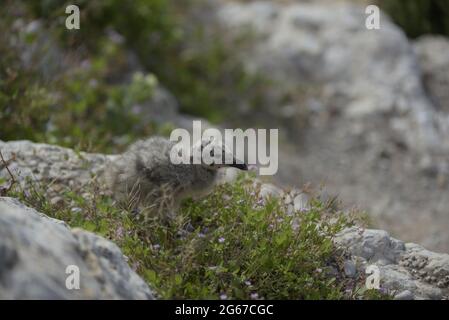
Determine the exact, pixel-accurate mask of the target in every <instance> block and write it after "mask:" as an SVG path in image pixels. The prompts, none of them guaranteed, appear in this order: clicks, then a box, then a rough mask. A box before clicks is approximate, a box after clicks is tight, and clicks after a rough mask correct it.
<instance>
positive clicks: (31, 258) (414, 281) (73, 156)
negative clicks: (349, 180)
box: [0, 141, 449, 299]
mask: <svg viewBox="0 0 449 320" xmlns="http://www.w3.org/2000/svg"><path fill="white" fill-rule="evenodd" d="M0 150H1V151H2V154H3V156H4V158H5V160H9V164H8V168H9V169H10V170H11V171H12V172H13V173H14V174H15V175H20V177H21V178H20V179H21V180H26V179H27V177H31V178H32V179H36V180H37V181H46V180H47V178H49V179H50V180H55V179H58V178H59V180H58V181H59V183H60V184H62V185H66V186H72V187H73V186H82V185H84V184H85V183H87V182H88V181H89V180H90V179H92V178H93V177H94V176H95V175H96V174H100V173H101V172H103V170H104V169H105V168H106V164H107V160H108V158H110V157H113V156H105V155H101V154H88V153H76V152H74V151H72V150H70V149H67V148H61V147H57V146H50V145H46V144H40V143H32V142H29V141H11V142H0ZM1 177H3V178H8V173H7V170H6V169H5V168H3V167H1V168H0V178H1ZM255 183H258V184H260V186H259V187H260V196H261V197H268V196H272V197H281V198H282V199H283V201H284V202H285V205H286V207H287V210H288V211H293V210H300V211H301V210H309V208H310V203H309V194H308V192H307V191H306V190H300V189H292V190H284V189H282V188H279V187H277V186H275V185H273V184H267V183H263V182H261V181H256V182H255ZM56 191H57V190H54V192H55V193H57V192H56ZM329 197H330V196H329V195H328V194H326V192H324V193H323V194H322V195H320V198H321V199H322V200H323V201H326V200H328V198H329ZM0 239H2V241H1V242H0V298H14V297H21V298H98V299H101V298H127V299H128V298H129V299H135V298H142V299H147V298H152V297H153V295H152V294H151V291H150V290H149V289H148V288H147V286H146V284H145V283H144V282H143V281H142V280H141V279H140V278H139V277H138V276H137V275H136V274H135V273H134V272H133V271H131V270H130V269H129V267H128V266H127V264H126V259H125V258H124V257H123V255H122V254H121V252H120V250H119V249H118V248H117V247H116V246H115V245H114V244H112V243H111V242H109V241H108V240H106V239H104V238H101V237H99V236H96V235H94V234H92V233H89V232H85V231H83V230H79V229H75V230H70V229H69V228H68V227H67V226H66V225H65V223H64V222H62V221H58V220H55V219H51V218H48V217H46V216H45V215H43V214H42V213H39V212H37V211H35V210H33V209H31V208H27V207H25V206H24V205H22V204H21V203H19V202H18V201H17V200H14V199H11V198H0ZM335 242H336V244H337V245H338V246H339V247H341V248H343V249H345V250H347V251H348V252H349V253H350V254H351V256H352V259H351V260H348V261H347V262H346V263H345V272H346V273H347V274H346V275H347V276H351V277H355V276H361V277H363V275H365V268H366V267H367V266H368V265H372V264H375V265H377V266H379V268H380V272H381V274H380V276H381V278H380V279H381V287H382V288H384V289H386V290H387V292H389V293H393V294H394V295H395V296H397V298H398V299H443V298H446V297H448V295H449V289H448V288H449V287H448V286H449V255H447V254H438V253H434V252H431V251H428V250H426V249H424V248H423V247H421V246H419V245H416V244H412V243H404V242H402V241H400V240H396V239H394V238H392V237H390V235H389V234H388V233H387V232H386V231H382V230H366V229H360V228H353V229H347V230H345V231H343V232H341V233H340V234H339V235H338V237H337V238H336V239H335ZM70 264H74V265H77V266H78V267H79V268H80V274H81V281H80V283H81V289H80V290H72V291H71V290H67V289H66V288H65V279H66V277H67V275H66V274H65V268H66V266H67V265H70ZM83 284H84V285H83ZM3 289H4V290H3ZM2 294H3V296H2Z"/></svg>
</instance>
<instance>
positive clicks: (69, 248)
mask: <svg viewBox="0 0 449 320" xmlns="http://www.w3.org/2000/svg"><path fill="white" fill-rule="evenodd" d="M0 239H1V241H0V299H153V298H154V295H153V293H152V291H151V290H150V289H149V288H148V286H147V284H146V283H145V282H144V281H143V280H142V279H141V278H140V277H139V276H138V275H137V274H136V273H135V272H134V271H133V270H131V269H130V267H129V266H128V264H127V262H126V257H124V256H123V254H122V253H121V251H120V249H119V248H118V247H117V246H116V245H115V244H113V243H112V242H110V241H108V240H106V239H104V238H102V237H100V236H97V235H95V234H92V233H90V232H86V231H83V230H80V229H73V230H70V228H68V226H67V225H66V224H65V223H64V222H62V221H59V220H55V219H52V218H49V217H47V216H45V215H44V214H42V213H39V212H37V211H36V210H34V209H32V208H28V207H26V206H24V205H23V204H21V203H20V202H19V201H17V200H15V199H12V198H5V197H1V198H0ZM71 266H76V267H77V270H79V289H76V287H73V285H75V284H76V282H72V281H76V280H73V279H72V278H69V277H70V276H71V275H75V273H74V272H77V271H74V269H70V268H73V267H71ZM66 282H67V284H68V287H67V286H66Z"/></svg>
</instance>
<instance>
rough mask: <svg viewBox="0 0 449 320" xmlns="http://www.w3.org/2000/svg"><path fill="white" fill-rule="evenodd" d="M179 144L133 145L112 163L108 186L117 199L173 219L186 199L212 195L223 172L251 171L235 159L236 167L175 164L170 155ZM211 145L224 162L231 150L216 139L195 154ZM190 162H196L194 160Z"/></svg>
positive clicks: (152, 142)
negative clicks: (220, 171)
mask: <svg viewBox="0 0 449 320" xmlns="http://www.w3.org/2000/svg"><path fill="white" fill-rule="evenodd" d="M175 144H176V143H175V142H172V141H170V140H168V139H165V138H162V137H153V138H150V139H148V140H141V141H138V142H136V143H134V144H133V145H131V146H130V148H129V149H128V150H127V151H126V152H125V153H123V154H122V155H120V156H118V157H117V158H116V159H115V160H114V161H112V163H111V168H110V169H111V170H108V172H109V173H110V174H109V177H108V183H109V185H110V189H111V191H112V192H113V195H114V196H115V197H116V198H117V199H119V200H121V201H124V203H125V204H126V205H127V207H128V209H136V208H137V207H139V208H141V209H149V212H151V214H162V215H173V214H174V213H176V211H177V209H178V208H179V205H180V203H181V201H182V200H183V199H185V198H188V197H193V198H198V197H201V196H204V195H206V194H208V193H209V192H210V191H211V190H212V188H213V186H214V184H215V181H216V178H217V174H218V170H219V169H220V168H222V167H226V166H227V167H236V168H239V169H241V170H247V166H246V164H244V163H243V162H239V161H236V160H235V159H234V158H233V157H232V159H233V163H232V164H217V163H211V164H209V165H208V164H205V163H204V162H202V163H201V164H192V161H191V162H190V164H173V163H172V161H171V160H170V152H171V149H172V147H173V146H174V145H175ZM211 144H216V145H215V146H214V147H217V145H218V146H219V148H222V150H223V153H222V154H223V159H224V157H225V155H226V152H228V151H227V148H226V147H225V146H224V145H223V147H222V145H221V144H219V143H216V142H214V140H213V139H210V140H203V141H201V143H197V144H195V145H194V146H193V147H192V149H191V151H192V152H191V153H192V154H193V149H194V148H200V150H201V151H202V150H203V148H205V147H206V146H208V145H209V148H208V149H210V147H211ZM212 155H213V154H212ZM228 156H229V154H228ZM190 160H193V159H192V156H190ZM222 162H223V163H224V161H222Z"/></svg>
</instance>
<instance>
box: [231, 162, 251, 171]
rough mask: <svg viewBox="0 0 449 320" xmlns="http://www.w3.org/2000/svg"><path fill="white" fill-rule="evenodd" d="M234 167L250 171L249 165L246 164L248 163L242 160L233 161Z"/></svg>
mask: <svg viewBox="0 0 449 320" xmlns="http://www.w3.org/2000/svg"><path fill="white" fill-rule="evenodd" d="M230 166H231V167H233V168H237V169H240V170H244V171H248V166H247V165H246V163H244V162H241V161H237V160H235V159H234V161H233V163H232V164H231V165H230Z"/></svg>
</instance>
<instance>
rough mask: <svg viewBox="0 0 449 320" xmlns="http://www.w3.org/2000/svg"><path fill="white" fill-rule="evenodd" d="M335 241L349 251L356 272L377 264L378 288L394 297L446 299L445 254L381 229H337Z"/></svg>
mask: <svg viewBox="0 0 449 320" xmlns="http://www.w3.org/2000/svg"><path fill="white" fill-rule="evenodd" d="M335 241H336V243H337V244H338V245H339V246H341V247H343V248H346V249H348V250H349V252H350V253H351V254H352V258H353V261H355V264H356V269H357V272H358V273H360V274H365V269H366V267H367V266H369V265H376V266H378V267H379V270H380V286H381V288H383V289H386V290H387V291H388V292H391V293H393V294H394V295H395V299H398V300H399V299H401V300H412V299H448V298H449V255H448V254H439V253H435V252H431V251H428V250H426V249H424V248H423V247H422V246H420V245H417V244H414V243H404V242H402V241H400V240H397V239H394V238H392V237H390V235H389V234H388V233H387V232H386V231H383V230H371V229H359V228H356V227H354V228H350V229H346V230H344V231H343V232H341V233H340V234H339V235H338V236H337V238H336V240H335Z"/></svg>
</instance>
